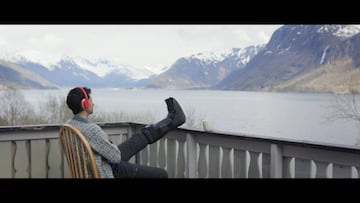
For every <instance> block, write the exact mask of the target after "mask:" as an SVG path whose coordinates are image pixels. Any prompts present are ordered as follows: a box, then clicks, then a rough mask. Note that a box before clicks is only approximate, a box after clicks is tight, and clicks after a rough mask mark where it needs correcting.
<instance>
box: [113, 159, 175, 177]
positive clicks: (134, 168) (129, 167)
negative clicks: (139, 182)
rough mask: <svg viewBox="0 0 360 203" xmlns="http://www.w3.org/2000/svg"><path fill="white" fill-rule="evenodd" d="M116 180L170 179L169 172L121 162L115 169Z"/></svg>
mask: <svg viewBox="0 0 360 203" xmlns="http://www.w3.org/2000/svg"><path fill="white" fill-rule="evenodd" d="M113 173H114V177H115V178H168V174H167V172H166V171H165V170H164V169H162V168H157V167H151V166H143V165H139V164H133V163H128V162H125V161H121V162H120V163H119V164H117V166H116V167H115V168H114V169H113Z"/></svg>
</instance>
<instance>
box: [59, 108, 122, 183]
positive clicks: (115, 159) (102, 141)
mask: <svg viewBox="0 0 360 203" xmlns="http://www.w3.org/2000/svg"><path fill="white" fill-rule="evenodd" d="M66 124H69V125H72V126H74V127H76V128H77V129H79V130H80V132H81V133H82V134H83V135H84V136H85V137H86V139H87V140H88V142H89V145H90V147H91V148H92V149H93V152H94V159H95V162H96V167H97V169H98V172H99V176H100V178H114V175H113V172H112V169H111V165H110V163H119V162H120V161H121V153H120V150H119V148H118V147H117V146H116V145H115V144H112V143H111V142H110V141H109V139H108V135H107V134H106V133H105V132H104V131H103V130H102V129H101V128H100V126H98V125H96V124H95V123H92V122H90V121H89V120H87V119H85V118H82V117H79V116H76V115H74V117H73V118H72V119H70V120H68V121H66Z"/></svg>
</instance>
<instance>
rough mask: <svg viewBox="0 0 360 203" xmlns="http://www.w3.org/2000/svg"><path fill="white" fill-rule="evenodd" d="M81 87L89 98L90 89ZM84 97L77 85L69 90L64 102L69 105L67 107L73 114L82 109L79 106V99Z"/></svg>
mask: <svg viewBox="0 0 360 203" xmlns="http://www.w3.org/2000/svg"><path fill="white" fill-rule="evenodd" d="M82 88H83V89H84V90H85V92H86V94H87V96H88V98H89V99H90V94H91V89H90V88H88V87H82ZM84 98H85V95H84V93H83V92H82V91H81V89H80V88H79V87H75V88H73V89H71V90H70V91H69V93H68V95H67V98H66V104H67V106H68V107H69V109H71V111H72V112H73V114H77V113H79V112H81V111H83V110H84V109H83V108H82V107H81V100H82V99H84Z"/></svg>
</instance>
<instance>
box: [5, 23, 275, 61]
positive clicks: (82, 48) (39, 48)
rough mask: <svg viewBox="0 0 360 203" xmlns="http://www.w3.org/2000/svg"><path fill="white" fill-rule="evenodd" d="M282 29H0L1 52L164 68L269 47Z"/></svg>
mask: <svg viewBox="0 0 360 203" xmlns="http://www.w3.org/2000/svg"><path fill="white" fill-rule="evenodd" d="M280 26H281V25H271V24H269V25H250V24H249V25H0V51H1V52H13V51H18V52H22V53H26V54H27V55H31V56H33V57H46V58H48V59H59V58H60V57H61V56H63V55H68V56H71V57H73V56H81V57H85V58H88V59H90V60H95V59H97V58H106V59H111V60H116V61H117V62H119V63H121V64H129V65H133V66H136V67H141V66H144V67H152V68H161V67H164V66H170V65H171V64H172V63H173V62H175V60H176V59H178V58H179V57H183V56H190V55H192V54H196V53H199V52H205V51H221V50H226V49H229V48H245V47H247V46H250V45H258V44H265V43H267V42H268V41H269V39H270V37H271V35H272V33H273V32H274V31H275V30H276V29H278V28H279V27H280Z"/></svg>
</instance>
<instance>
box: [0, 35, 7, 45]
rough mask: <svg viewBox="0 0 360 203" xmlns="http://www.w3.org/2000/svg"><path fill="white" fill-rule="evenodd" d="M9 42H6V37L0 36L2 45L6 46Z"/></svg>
mask: <svg viewBox="0 0 360 203" xmlns="http://www.w3.org/2000/svg"><path fill="white" fill-rule="evenodd" d="M7 43H8V42H7V41H6V40H5V38H4V37H2V36H0V45H6V44H7Z"/></svg>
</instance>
